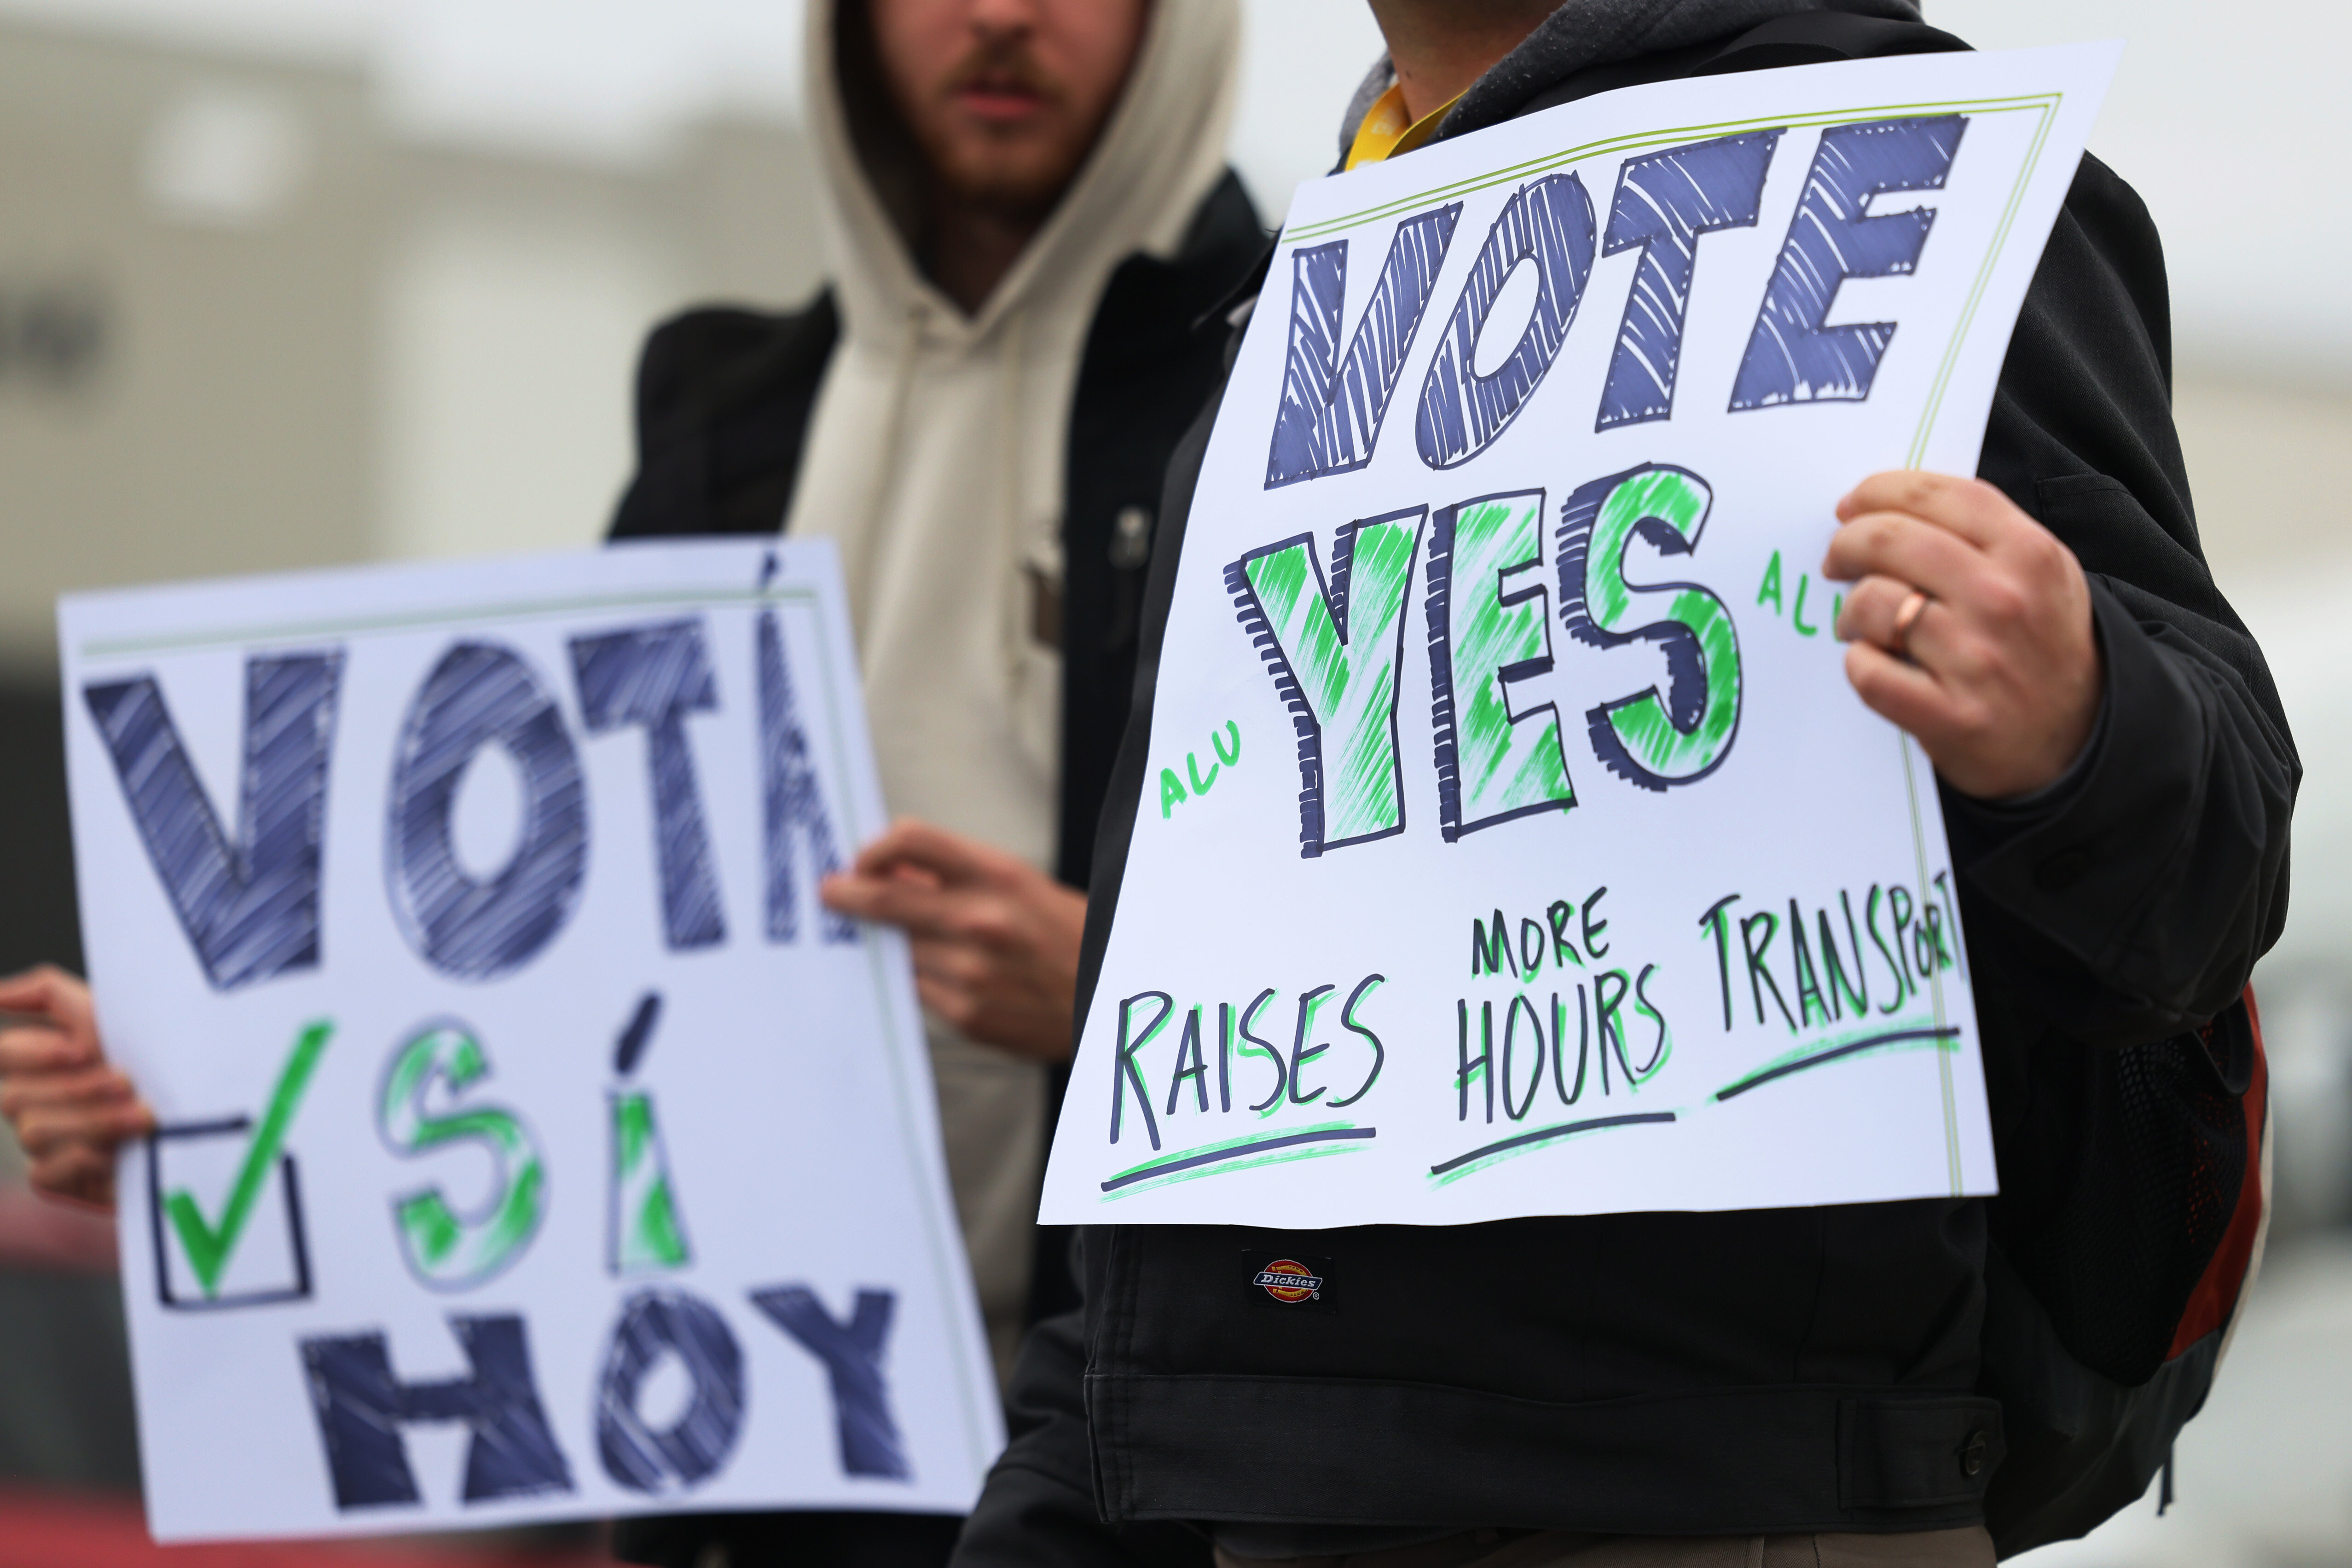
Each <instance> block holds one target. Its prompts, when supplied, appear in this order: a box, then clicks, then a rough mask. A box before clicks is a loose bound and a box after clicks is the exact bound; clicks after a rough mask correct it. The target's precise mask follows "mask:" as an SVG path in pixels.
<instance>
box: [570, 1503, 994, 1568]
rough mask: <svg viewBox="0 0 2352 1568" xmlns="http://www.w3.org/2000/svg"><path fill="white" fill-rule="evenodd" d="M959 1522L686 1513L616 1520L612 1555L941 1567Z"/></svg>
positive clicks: (673, 1566)
mask: <svg viewBox="0 0 2352 1568" xmlns="http://www.w3.org/2000/svg"><path fill="white" fill-rule="evenodd" d="M962 1526H963V1521H962V1519H961V1518H960V1517H958V1516H956V1515H953V1514H938V1513H689V1514H667V1515H659V1516H656V1517H653V1518H648V1519H624V1520H620V1521H616V1522H615V1523H614V1526H613V1555H614V1556H615V1557H618V1558H619V1559H620V1560H621V1561H622V1562H624V1563H649V1564H652V1565H653V1568H709V1563H708V1562H707V1560H706V1559H705V1557H704V1555H703V1554H704V1553H705V1552H707V1551H708V1550H709V1549H710V1548H712V1547H717V1548H718V1549H719V1551H720V1552H724V1553H725V1559H726V1568H942V1565H943V1564H944V1563H946V1562H947V1560H948V1554H949V1553H950V1552H953V1551H954V1550H955V1541H956V1531H958V1530H960V1529H961V1528H962Z"/></svg>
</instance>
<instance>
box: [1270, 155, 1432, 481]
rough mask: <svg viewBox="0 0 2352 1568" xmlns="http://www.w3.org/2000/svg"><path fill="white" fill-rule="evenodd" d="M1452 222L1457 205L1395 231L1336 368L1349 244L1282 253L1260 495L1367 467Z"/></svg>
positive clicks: (1335, 242) (1337, 242)
mask: <svg viewBox="0 0 2352 1568" xmlns="http://www.w3.org/2000/svg"><path fill="white" fill-rule="evenodd" d="M1461 217H1462V204H1461V203H1459V202H1452V203H1449V204H1446V205H1444V206H1442V207H1434V208H1432V209H1431V210H1430V211H1428V212H1425V213H1423V214H1419V215H1417V216H1414V217H1410V218H1407V219H1405V220H1404V221H1403V222H1402V223H1401V224H1399V225H1397V227H1396V234H1395V235H1394V237H1392V238H1391V240H1390V241H1389V254H1388V259H1387V260H1386V261H1385V262H1384V263H1382V264H1381V277H1380V281H1379V282H1378V283H1376V284H1375V285H1373V287H1372V298H1371V301H1370V303H1369V304H1367V305H1366V306H1365V307H1364V314H1363V318H1362V319H1360V320H1359V321H1358V322H1357V323H1356V331H1355V335H1354V336H1353V337H1352V338H1350V339H1349V340H1348V353H1347V358H1346V360H1345V361H1342V360H1341V359H1340V356H1339V319H1340V314H1341V308H1342V307H1343V305H1344V304H1345V303H1346V298H1347V293H1348V246H1349V242H1348V241H1346V240H1343V239H1340V240H1333V241H1332V242H1331V243H1330V244H1328V245H1318V246H1306V247H1304V248H1302V249H1299V250H1297V251H1294V252H1292V253H1291V257H1290V282H1291V287H1290V346H1289V350H1288V353H1287V355H1286V358H1285V360H1284V364H1283V372H1282V408H1281V411H1280V412H1279V413H1276V415H1275V420H1274V439H1273V440H1272V442H1271V443H1269V444H1268V445H1267V448H1266V455H1265V487H1266V488H1267V489H1269V490H1271V489H1274V488H1276V486H1282V485H1295V484H1297V483H1298V482H1299V481H1300V480H1302V479H1318V478H1320V477H1322V476H1324V475H1326V474H1344V473H1346V472H1348V471H1349V469H1352V468H1361V467H1362V466H1363V465H1365V464H1367V463H1369V462H1370V461H1371V460H1372V447H1373V445H1374V444H1376V443H1377V442H1378V441H1379V440H1380V434H1381V421H1382V420H1383V419H1385V418H1386V417H1387V414H1388V408H1389V398H1390V396H1391V394H1392V393H1393V392H1395V391H1396V381H1397V372H1398V371H1400V370H1402V368H1403V366H1404V359H1405V355H1406V353H1407V352H1408V351H1410V350H1411V349H1412V340H1413V334H1414V333H1415V332H1417V331H1418V330H1419V329H1420V328H1421V318H1422V313H1423V311H1424V310H1425V309H1427V308H1428V306H1429V294H1430V290H1431V289H1432V288H1433V287H1435V286H1436V283H1437V269H1438V268H1439V267H1441V266H1442V265H1443V264H1444V260H1445V251H1446V247H1447V246H1450V245H1452V244H1453V243H1454V225H1455V224H1456V223H1457V222H1459V221H1460V219H1461Z"/></svg>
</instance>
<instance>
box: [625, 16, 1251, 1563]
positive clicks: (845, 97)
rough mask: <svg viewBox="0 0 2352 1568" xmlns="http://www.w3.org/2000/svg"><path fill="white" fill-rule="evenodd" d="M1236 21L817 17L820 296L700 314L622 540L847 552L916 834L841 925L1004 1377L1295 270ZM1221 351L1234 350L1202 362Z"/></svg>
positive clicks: (761, 1534)
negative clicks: (1152, 619)
mask: <svg viewBox="0 0 2352 1568" xmlns="http://www.w3.org/2000/svg"><path fill="white" fill-rule="evenodd" d="M1239 31H1240V19H1239V16H1238V7H1237V5H1236V0H830V3H828V0H812V3H811V5H810V6H809V33H808V47H807V55H806V58H807V60H808V62H809V71H808V89H807V98H806V101H807V103H808V106H809V119H810V125H811V130H812V131H813V133H814V141H815V144H816V149H817V153H818V157H819V159H820V161H821V166H822V173H823V187H822V189H823V200H822V203H821V207H820V212H819V214H818V215H819V220H820V222H821V224H822V226H823V232H824V240H825V245H826V248H827V253H828V260H829V282H828V285H827V287H826V288H825V290H824V292H823V293H822V294H821V295H820V296H819V297H818V298H816V299H815V300H814V301H813V302H812V303H811V304H810V305H809V306H807V307H806V308H803V309H802V310H799V311H796V312H793V313H791V314H788V315H769V314H761V313H755V312H750V311H743V310H731V309H705V310H697V311H691V312H688V314H686V315H684V316H682V317H679V318H677V319H674V320H672V321H669V322H667V323H665V324H664V325H663V326H662V327H661V328H659V329H657V330H656V332H655V334H654V336H653V338H652V340H650V341H649V343H648V344H647V346H646V354H645V360H644V363H643V366H642V368H641V371H640V373H639V382H638V407H637V425H638V440H639V456H640V462H639V469H638V473H637V476H636V477H635V480H634V481H633V482H632V484H631V486H630V488H629V490H628V493H627V494H626V495H625V497H624V498H623V501H622V504H621V507H620V512H619V515H618V517H617V518H616V519H615V522H614V530H613V531H614V537H615V538H625V537H645V536H649V535H680V534H708V533H757V532H770V531H774V530H775V529H777V528H779V527H781V528H783V529H784V530H785V531H787V532H789V533H791V534H793V535H795V536H822V537H824V538H832V539H833V540H835V543H836V544H837V545H838V546H839V548H840V550H841V558H842V565H843V569H844V571H845V576H846V578H847V581H848V589H849V603H850V612H851V615H852V618H853V620H854V622H855V623H856V635H857V643H858V653H859V660H860V664H861V665H862V668H863V671H864V674H865V681H866V703H867V707H868V709H869V712H870V714H871V716H872V721H873V726H874V737H875V748H876V755H877V760H878V762H879V764H880V769H881V775H882V789H883V794H884V797H885V799H886V800H887V802H888V804H889V806H890V809H891V810H892V811H893V812H894V813H898V814H899V816H900V821H898V824H897V825H896V826H895V827H894V828H893V829H892V830H891V831H889V832H887V833H886V834H885V835H884V836H883V837H882V838H881V839H880V840H878V841H876V842H875V843H873V844H870V845H868V846H866V849H865V851H864V852H862V853H861V854H860V855H859V856H858V857H857V859H856V862H855V863H854V864H853V865H851V866H849V867H846V868H844V870H843V871H842V873H840V874H838V875H836V876H834V877H832V878H830V879H828V880H827V882H826V883H825V884H824V898H825V901H826V903H827V904H829V905H831V906H832V907H833V908H834V909H835V910H838V911H841V912H843V913H845V914H849V915H856V916H858V917H860V918H864V919H871V920H881V921H887V922H889V923H892V924H895V925H902V926H904V927H905V928H906V929H907V930H908V934H909V936H910V937H911V938H912V946H913V951H914V956H915V966H916V980H917V985H918V988H919V991H920V993H921V996H922V999H923V1002H924V1005H925V1009H926V1013H927V1022H928V1025H929V1037H930V1047H931V1061H932V1068H933V1072H934V1075H935V1077H936V1079H937V1082H938V1086H939V1094H940V1124H941V1127H942V1129H943V1131H944V1134H945V1138H946V1143H947V1158H948V1167H949V1174H950V1180H951V1182H952V1184H953V1186H954V1189H955V1198H956V1205H957V1209H958V1212H959V1215H960V1216H961V1220H962V1225H963V1233H964V1241H965V1245H966V1248H967V1250H968V1251H969V1253H970V1255H971V1264H972V1272H973V1276H974V1281H975V1283H976V1284H977V1286H978V1289H979V1294H980V1301H981V1308H982V1313H983V1315H984V1317H985V1319H986V1322H987V1327H988V1332H989V1336H990V1341H991V1344H992V1348H993V1350H994V1351H995V1354H996V1357H997V1364H998V1368H999V1372H1000V1375H1001V1376H1002V1375H1009V1373H1010V1370H1011V1364H1012V1357H1013V1351H1014V1349H1015V1348H1016V1346H1017V1344H1018V1343H1019V1339H1020V1335H1021V1333H1022V1331H1023V1329H1024V1326H1025V1324H1026V1323H1028V1322H1034V1321H1035V1320H1036V1319H1037V1318H1039V1317H1041V1316H1044V1315H1045V1314H1046V1313H1048V1312H1056V1311H1061V1310H1064V1309H1065V1308H1066V1307H1067V1306H1070V1305H1073V1304H1075V1302H1076V1285H1075V1283H1074V1282H1073V1281H1072V1280H1071V1278H1070V1273H1069V1265H1068V1253H1067V1239H1066V1236H1065V1235H1062V1234H1060V1233H1057V1232H1053V1231H1041V1230H1040V1229H1039V1228H1038V1227H1037V1226H1036V1224H1035V1217H1036V1210H1037V1193H1038V1185H1039V1180H1040V1175H1041V1170H1042V1166H1043V1160H1044V1150H1045V1138H1046V1133H1047V1129H1048V1127H1049V1126H1050V1124H1051V1113H1052V1111H1053V1108H1054V1106H1055V1103H1057V1101H1058V1095H1059V1092H1060V1088H1061V1080H1062V1077H1063V1073H1064V1069H1063V1065H1062V1064H1064V1063H1066V1061H1067V1060H1068V1058H1069V1056H1070V1052H1071V1043H1072V1041H1071V1033H1072V1008H1073V1002H1074V998H1075V996H1076V974H1077V962H1078V944H1079V938H1080V935H1081V933H1082V931H1083V928H1084V925H1085V919H1086V902H1087V901H1086V896H1085V894H1084V893H1083V892H1081V891H1079V890H1081V889H1083V888H1085V887H1086V885H1087V880H1088V874H1089V870H1090V865H1091V859H1092V853H1093V844H1094V834H1095V823H1096V819H1097V815H1098V814H1099V811H1100V808H1101V803H1102V798H1103V792H1104V790H1105V789H1106V787H1107V786H1108V780H1109V777H1110V772H1111V766H1112V761H1113V758H1114V755H1115V753H1116V751H1117V749H1118V742H1119V738H1120V737H1121V735H1122V733H1123V732H1124V730H1125V728H1126V727H1127V717H1128V710H1129V699H1130V695H1131V693H1132V688H1133V685H1134V668H1135V653H1136V646H1137V641H1138V632H1139V625H1140V608H1141V601H1142V586H1143V580H1144V575H1145V570H1144V569H1145V568H1146V566H1147V565H1148V564H1149V562H1150V553H1151V542H1152V536H1153V532H1154V528H1153V523H1154V519H1155V517H1156V514H1157V511H1158V508H1159V504H1160V484H1161V476H1162V470H1163V469H1164V468H1165V466H1166V464H1167V459H1168V456H1169V455H1170V453H1171V452H1172V451H1173V450H1174V449H1175V447H1176V445H1177V444H1178V443H1179V442H1180V440H1181V438H1182V436H1183V435H1184V434H1185V432H1186V430H1187V428H1188V427H1189V426H1190V425H1191V424H1192V422H1193V420H1194V418H1195V417H1196V416H1197V415H1198V414H1199V413H1200V412H1201V410H1202V407H1203V406H1204V405H1205V403H1206V402H1207V401H1208V396H1209V393H1210V392H1211V391H1212V390H1213V387H1214V386H1215V384H1216V382H1217V381H1218V380H1219V378H1220V376H1221V374H1222V371H1223V344H1224V340H1225V323H1224V322H1223V319H1222V316H1221V315H1220V314H1219V311H1218V307H1219V306H1220V304H1221V302H1222V301H1223V299H1224V298H1225V296H1227V295H1228V294H1229V293H1230V292H1232V291H1233V290H1234V288H1235V287H1236V286H1238V285H1241V284H1242V283H1243V282H1244V280H1245V279H1246V278H1247V277H1248V276H1249V275H1250V274H1251V272H1252V270H1253V268H1254V267H1255V264H1256V263H1257V262H1258V261H1259V260H1260V259H1261V258H1262V256H1264V255H1265V249H1266V236H1265V234H1264V232H1263V231H1262V230H1261V229H1260V228H1259V226H1258V222H1257V217H1256V214H1255V212H1254V211H1253V209H1252V208H1251V206H1250V204H1249V200H1248V198H1247V196H1246V195H1244V193H1243V192H1242V189H1241V185H1240V183H1239V182H1238V180H1237V179H1236V178H1235V177H1234V174H1233V173H1232V172H1231V171H1229V170H1228V169H1227V168H1226V167H1225V163H1224V141H1225V131H1226V126H1227V123H1228V121H1229V120H1230V117H1231V113H1232V102H1233V91H1234V66H1235V63H1236V58H1237V56H1238V50H1239ZM1204 319H1207V320H1208V321H1209V323H1210V329H1196V324H1198V323H1202V321H1203V320H1204ZM952 1535H953V1530H952V1526H951V1521H908V1520H905V1519H898V1520H893V1519H891V1518H890V1517H889V1516H876V1515H832V1516H812V1515H796V1516H784V1515H775V1516H764V1517H759V1518H740V1517H738V1518H730V1519H719V1518H712V1517H682V1518H675V1519H671V1520H668V1521H640V1522H637V1523H634V1524H632V1525H629V1526H625V1527H624V1530H623V1532H622V1534H621V1536H620V1539H619V1541H618V1542H617V1545H618V1547H619V1549H620V1550H621V1551H622V1552H624V1553H625V1555H629V1556H633V1557H635V1558H637V1559H638V1560H640V1561H646V1562H655V1563H678V1564H681V1565H683V1564H687V1563H705V1562H707V1561H709V1559H708V1558H706V1557H705V1556H703V1555H702V1553H703V1552H705V1551H707V1550H708V1548H709V1546H711V1545H713V1544H716V1545H719V1547H720V1548H721V1549H722V1550H724V1551H726V1552H730V1554H731V1556H730V1560H731V1561H732V1562H734V1563H738V1564H740V1563H748V1562H754V1561H759V1562H766V1561H780V1562H782V1561H788V1562H792V1563H802V1562H811V1563H814V1562H828V1561H842V1562H856V1563H862V1564H878V1563H890V1562H897V1561H907V1562H914V1561H919V1560H922V1559H923V1558H924V1557H925V1556H926V1555H928V1556H929V1559H930V1560H932V1561H938V1560H941V1559H943V1558H944V1557H945V1555H946V1552H947V1550H948V1547H949V1545H950V1542H951V1540H952Z"/></svg>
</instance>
